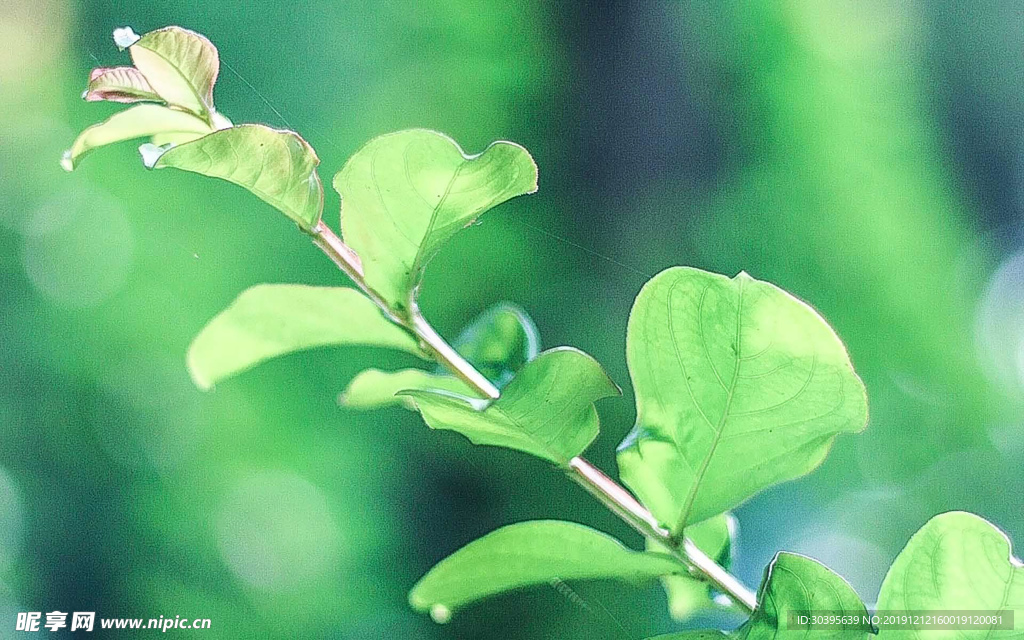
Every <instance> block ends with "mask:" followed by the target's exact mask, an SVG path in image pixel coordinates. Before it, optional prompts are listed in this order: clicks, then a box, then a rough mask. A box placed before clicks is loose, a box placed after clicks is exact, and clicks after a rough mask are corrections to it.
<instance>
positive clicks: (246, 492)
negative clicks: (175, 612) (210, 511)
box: [215, 471, 342, 592]
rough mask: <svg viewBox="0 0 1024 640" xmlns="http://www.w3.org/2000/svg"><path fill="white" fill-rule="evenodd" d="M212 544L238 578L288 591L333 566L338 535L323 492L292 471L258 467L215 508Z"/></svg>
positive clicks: (337, 553)
mask: <svg viewBox="0 0 1024 640" xmlns="http://www.w3.org/2000/svg"><path fill="white" fill-rule="evenodd" d="M215 526H216V533H217V545H218V548H219V549H220V554H221V557H222V559H223V560H224V562H225V564H226V565H227V566H228V568H229V569H230V570H231V572H232V573H233V574H235V576H236V577H238V579H240V580H242V581H243V582H245V583H246V584H248V585H250V586H252V587H256V588H258V589H262V590H266V591H278V592H280V591H289V590H292V589H295V588H296V587H299V586H300V585H303V584H304V583H306V582H307V581H310V580H316V579H318V578H323V577H324V576H326V575H328V574H329V573H331V572H333V571H334V570H335V569H336V567H337V565H338V562H339V559H340V556H341V542H342V541H341V536H340V534H339V531H338V527H337V525H336V523H335V521H334V518H333V516H332V513H331V509H330V505H329V503H328V500H327V497H326V496H325V495H324V493H323V492H322V491H321V490H320V489H319V488H318V487H317V486H316V485H314V484H312V483H310V482H308V481H307V480H305V479H303V478H301V477H299V476H298V475H296V474H294V473H290V472H284V471H264V472H258V473H254V474H252V475H250V476H247V477H245V478H243V479H242V480H240V481H239V482H237V483H236V484H235V485H234V486H232V487H231V488H230V489H229V490H228V492H227V494H226V496H225V498H224V500H223V502H222V504H221V506H220V509H219V510H218V512H217V514H216V520H215Z"/></svg>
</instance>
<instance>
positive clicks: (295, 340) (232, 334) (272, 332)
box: [188, 284, 420, 389]
mask: <svg viewBox="0 0 1024 640" xmlns="http://www.w3.org/2000/svg"><path fill="white" fill-rule="evenodd" d="M334 345H370V346H376V347H388V348H392V349H399V350H402V351H407V352H409V353H413V354H416V355H420V350H419V347H418V345H417V343H416V340H415V339H414V338H413V337H412V336H411V335H409V334H408V333H407V332H406V331H405V330H403V329H401V328H399V327H398V326H396V325H395V324H392V323H391V322H390V321H389V320H388V319H387V318H385V317H384V316H383V315H382V314H381V312H380V310H378V309H377V307H376V306H375V305H374V303H373V302H372V301H371V300H370V299H369V298H367V297H366V296H364V295H363V294H362V293H360V292H359V291H356V290H355V289H346V288H344V287H308V286H304V285H293V284H261V285H256V286H255V287H252V288H250V289H247V290H245V291H243V292H242V294H241V295H239V296H238V298H236V299H235V301H234V302H232V303H231V305H230V306H229V307H228V308H227V309H225V310H224V311H222V312H220V313H219V314H218V315H217V316H216V317H215V318H213V320H211V321H210V322H209V324H207V325H206V326H205V327H204V328H203V330H202V331H201V332H200V333H199V335H198V336H196V339H195V340H194V341H193V342H192V345H191V346H190V347H189V351H188V368H189V372H190V373H191V374H192V379H193V380H194V381H195V382H196V384H197V385H198V386H199V387H201V388H203V389H209V388H210V387H212V386H213V385H214V384H216V383H217V382H220V381H221V380H224V379H225V378H228V377H230V376H233V375H235V374H237V373H241V372H242V371H245V370H247V369H250V368H252V367H254V366H256V365H257V364H259V363H261V362H263V361H264V360H268V359H270V358H274V357H277V356H281V355H286V354H289V353H292V352H295V351H300V350H303V349H311V348H313V347H325V346H334Z"/></svg>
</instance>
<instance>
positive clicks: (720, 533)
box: [647, 513, 736, 622]
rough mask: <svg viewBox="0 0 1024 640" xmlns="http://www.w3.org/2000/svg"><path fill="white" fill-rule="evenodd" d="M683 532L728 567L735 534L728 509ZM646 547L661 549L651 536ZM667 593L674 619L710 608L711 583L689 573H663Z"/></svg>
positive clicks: (711, 603) (734, 523)
mask: <svg viewBox="0 0 1024 640" xmlns="http://www.w3.org/2000/svg"><path fill="white" fill-rule="evenodd" d="M685 534H686V536H687V537H688V538H690V540H691V541H693V543H694V544H695V545H697V547H698V548H699V549H700V550H701V551H703V552H704V553H706V554H707V555H708V556H709V557H710V558H711V559H713V560H714V561H715V562H717V563H718V564H719V565H721V566H722V567H724V568H726V569H728V568H729V564H730V563H731V562H732V550H733V546H734V539H735V537H736V518H734V517H733V515H732V514H731V513H723V514H719V515H717V516H715V517H713V518H709V519H707V520H705V521H704V522H698V523H697V524H693V525H690V526H689V527H687V528H686V531H685ZM647 548H648V550H652V551H662V552H664V551H665V548H664V547H663V546H662V545H660V544H658V543H657V542H655V541H653V540H648V541H647ZM661 584H662V586H663V587H664V588H665V595H666V596H667V597H668V610H669V613H670V614H671V615H672V618H673V619H674V620H677V621H679V622H683V621H685V620H688V619H690V618H691V617H693V615H694V614H696V613H699V612H701V611H703V610H706V609H710V608H713V607H714V606H715V602H714V600H713V597H712V590H711V586H710V585H709V584H708V583H707V582H706V581H704V580H699V579H697V578H694V577H692V576H690V575H678V576H665V577H664V578H662V579H661Z"/></svg>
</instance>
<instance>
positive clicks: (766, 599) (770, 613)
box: [733, 552, 871, 640]
mask: <svg viewBox="0 0 1024 640" xmlns="http://www.w3.org/2000/svg"><path fill="white" fill-rule="evenodd" d="M790 611H819V612H820V611H829V612H835V613H836V614H839V615H842V614H846V615H849V616H857V618H859V619H861V620H863V617H862V616H866V614H867V609H866V608H865V607H864V603H863V602H861V599H860V596H858V595H857V592H856V591H854V590H853V587H851V586H850V585H849V583H847V582H846V581H845V580H843V579H842V578H841V577H839V576H838V575H836V574H835V573H834V572H833V571H831V570H830V569H829V568H828V567H826V566H825V565H823V564H821V563H820V562H818V561H816V560H812V559H810V558H807V557H805V556H801V555H797V554H795V553H785V552H782V553H778V554H776V555H775V559H774V560H772V563H771V564H770V565H768V569H767V571H766V572H765V577H764V580H763V581H762V582H761V587H760V588H759V589H758V590H757V610H756V611H755V612H754V614H753V615H752V616H751V617H750V619H749V620H747V622H746V623H745V624H744V625H743V626H742V627H740V629H739V630H737V631H736V633H734V634H733V635H735V636H737V640H788V639H789V638H794V639H795V638H807V637H810V634H812V633H813V634H814V635H813V637H815V638H819V637H820V638H837V639H839V640H865V639H866V638H867V636H868V634H869V633H870V632H871V627H870V625H866V624H860V623H851V624H849V625H847V626H845V627H843V628H840V629H835V630H816V631H813V632H809V631H807V630H806V629H792V628H790V626H789V620H788V619H787V618H788V616H789V612H790Z"/></svg>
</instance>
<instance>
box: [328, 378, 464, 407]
mask: <svg viewBox="0 0 1024 640" xmlns="http://www.w3.org/2000/svg"><path fill="white" fill-rule="evenodd" d="M412 389H422V390H428V391H429V390H437V391H447V392H449V393H454V394H459V395H463V396H473V397H478V396H477V394H476V392H475V391H474V390H473V389H471V388H470V387H469V385H467V384H466V383H465V382H463V381H462V380H459V379H458V378H456V377H454V376H447V375H440V374H436V373H429V372H427V371H423V370H422V369H403V370H402V371H394V372H390V371H381V370H379V369H367V370H366V371H363V372H362V373H360V374H359V375H357V376H356V377H355V378H352V382H350V383H349V385H348V388H347V389H345V391H344V392H342V394H341V396H340V397H339V398H338V401H339V402H340V403H341V404H343V405H345V406H346V407H349V408H351V409H377V408H379V407H384V406H388V405H392V404H397V405H403V406H405V407H406V408H408V409H415V406H414V405H413V403H412V401H411V400H410V399H409V398H404V397H402V396H398V395H395V394H397V393H398V392H400V391H409V390H412Z"/></svg>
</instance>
